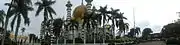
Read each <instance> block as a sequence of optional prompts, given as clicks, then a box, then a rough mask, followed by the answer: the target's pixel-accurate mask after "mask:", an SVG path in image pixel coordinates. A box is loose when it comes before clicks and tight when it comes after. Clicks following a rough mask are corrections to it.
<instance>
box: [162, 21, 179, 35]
mask: <svg viewBox="0 0 180 45" xmlns="http://www.w3.org/2000/svg"><path fill="white" fill-rule="evenodd" d="M179 29H180V24H179V23H170V24H167V25H165V26H164V27H163V28H162V30H161V34H162V36H163V37H165V38H168V37H180V36H179V35H180V31H179Z"/></svg>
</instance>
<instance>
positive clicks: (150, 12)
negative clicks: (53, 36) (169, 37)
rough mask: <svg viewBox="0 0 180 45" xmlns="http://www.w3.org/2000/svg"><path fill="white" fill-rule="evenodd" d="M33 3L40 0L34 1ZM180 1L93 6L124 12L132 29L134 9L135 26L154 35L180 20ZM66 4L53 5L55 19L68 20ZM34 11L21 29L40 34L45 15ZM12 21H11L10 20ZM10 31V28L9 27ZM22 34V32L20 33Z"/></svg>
mask: <svg viewBox="0 0 180 45" xmlns="http://www.w3.org/2000/svg"><path fill="white" fill-rule="evenodd" d="M32 1H33V2H36V1H40V0H32ZM70 1H71V3H72V4H73V6H72V9H73V10H74V8H75V7H76V6H78V5H80V4H81V0H70ZM8 2H10V0H1V1H0V9H3V10H5V11H7V9H8V7H7V6H4V3H8ZM179 2H180V0H94V1H93V2H92V4H93V6H96V8H97V9H98V8H99V6H105V5H107V6H108V8H109V9H110V8H111V7H112V8H114V9H120V11H121V12H124V16H125V17H127V18H128V20H127V22H128V23H129V24H130V28H132V27H133V25H134V24H133V21H134V19H133V8H134V14H135V23H136V24H135V25H136V26H137V27H140V28H141V30H143V29H144V28H147V27H149V28H151V29H152V30H153V32H154V33H157V32H160V31H161V28H162V27H163V25H166V24H168V23H172V22H173V21H174V20H176V19H177V18H178V14H177V13H176V12H179V11H180V6H179V5H180V3H179ZM66 3H67V0H56V3H55V4H54V5H52V7H53V8H54V9H55V11H56V13H57V15H56V16H54V17H55V18H62V17H64V18H66V6H65V5H66ZM84 3H86V2H84ZM33 8H34V11H30V12H29V17H30V20H31V24H30V26H24V25H23V24H21V28H22V27H25V28H26V31H25V32H26V33H27V34H29V33H35V34H36V35H39V34H40V28H41V22H42V20H43V16H42V15H43V13H40V16H38V17H35V12H36V10H37V6H36V5H34V4H33ZM10 20H11V19H10ZM9 29H10V27H9ZM20 32H21V31H20Z"/></svg>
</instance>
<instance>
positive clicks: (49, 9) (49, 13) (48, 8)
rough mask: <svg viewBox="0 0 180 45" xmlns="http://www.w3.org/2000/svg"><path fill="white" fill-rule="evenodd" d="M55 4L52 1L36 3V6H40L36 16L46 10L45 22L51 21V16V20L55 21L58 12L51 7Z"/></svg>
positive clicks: (45, 0) (44, 0)
mask: <svg viewBox="0 0 180 45" xmlns="http://www.w3.org/2000/svg"><path fill="white" fill-rule="evenodd" d="M54 3H55V1H52V0H41V2H36V3H35V5H38V9H37V11H36V15H35V16H39V13H40V12H41V11H42V10H44V15H43V16H44V20H43V21H47V20H48V19H49V16H50V18H51V19H53V14H55V15H56V12H55V11H54V9H53V8H52V7H51V5H53V4H54Z"/></svg>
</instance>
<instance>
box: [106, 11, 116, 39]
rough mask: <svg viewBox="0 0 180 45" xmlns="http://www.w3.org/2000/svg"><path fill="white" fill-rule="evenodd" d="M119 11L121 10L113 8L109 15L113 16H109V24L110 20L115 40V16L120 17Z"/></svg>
mask: <svg viewBox="0 0 180 45" xmlns="http://www.w3.org/2000/svg"><path fill="white" fill-rule="evenodd" d="M118 11H119V9H113V8H111V11H109V13H110V14H111V15H110V16H108V17H109V19H108V22H109V20H111V21H112V31H113V39H115V18H116V17H115V16H117V15H118Z"/></svg>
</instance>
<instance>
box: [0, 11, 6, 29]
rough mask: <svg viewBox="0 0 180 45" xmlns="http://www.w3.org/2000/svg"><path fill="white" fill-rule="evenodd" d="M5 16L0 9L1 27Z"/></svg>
mask: <svg viewBox="0 0 180 45" xmlns="http://www.w3.org/2000/svg"><path fill="white" fill-rule="evenodd" d="M5 16H6V14H5V12H4V10H0V23H1V26H2V27H3V26H4V17H5Z"/></svg>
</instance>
